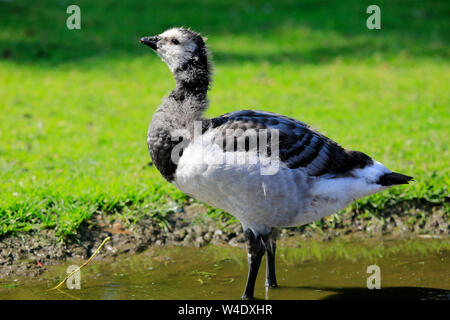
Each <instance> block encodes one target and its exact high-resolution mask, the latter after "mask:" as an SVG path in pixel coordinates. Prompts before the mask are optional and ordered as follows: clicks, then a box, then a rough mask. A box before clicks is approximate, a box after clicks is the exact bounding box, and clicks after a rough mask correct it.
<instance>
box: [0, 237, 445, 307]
mask: <svg viewBox="0 0 450 320" xmlns="http://www.w3.org/2000/svg"><path fill="white" fill-rule="evenodd" d="M449 249H450V244H449V241H448V239H444V240H442V239H441V240H439V239H423V240H409V241H404V240H403V241H400V240H396V241H389V240H371V242H364V243H362V242H361V241H356V240H353V241H341V240H334V241H329V242H314V241H306V242H305V241H301V240H299V239H289V240H286V241H281V242H280V244H279V250H278V252H277V277H278V283H279V285H280V287H279V288H277V289H270V290H268V291H267V292H266V290H265V288H264V273H265V267H264V263H265V261H263V265H262V266H261V269H260V273H259V276H258V280H257V285H256V289H255V296H256V298H259V299H450V251H449ZM82 263H83V261H68V262H66V263H64V264H63V265H59V266H55V267H51V268H49V269H48V271H47V272H45V273H44V274H42V275H41V276H40V277H39V278H38V279H36V278H33V279H30V278H10V279H3V280H0V299H239V298H240V296H241V294H242V291H243V289H244V286H245V281H246V277H247V255H246V252H245V249H242V248H232V247H227V246H208V247H204V248H201V249H198V248H189V247H165V248H154V249H151V250H148V251H146V252H143V253H140V254H137V255H133V256H121V257H119V258H115V259H114V260H110V261H98V260H94V261H92V262H91V263H90V264H89V265H88V266H87V267H86V268H83V269H82V270H81V275H80V279H81V283H80V286H81V288H80V289H72V290H69V289H68V288H67V286H66V285H64V286H63V287H62V289H61V290H54V291H48V289H49V288H51V287H53V286H55V285H56V284H57V283H58V282H59V281H61V280H62V279H63V278H64V277H65V276H66V274H67V273H66V269H67V267H68V266H70V265H81V264H82ZM371 265H376V266H378V267H379V271H380V285H381V289H379V290H377V289H373V290H369V289H368V288H367V279H368V277H371V276H375V275H374V273H373V271H372V273H367V269H368V267H369V266H371ZM373 281H375V280H373ZM371 283H375V282H371Z"/></svg>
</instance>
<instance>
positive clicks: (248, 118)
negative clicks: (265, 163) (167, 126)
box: [205, 110, 373, 176]
mask: <svg viewBox="0 0 450 320" xmlns="http://www.w3.org/2000/svg"><path fill="white" fill-rule="evenodd" d="M250 129H252V130H250ZM273 129H275V130H278V137H279V150H278V152H279V159H280V161H281V162H282V163H284V164H285V165H286V166H287V167H288V168H290V169H300V168H302V169H303V170H305V171H306V173H307V174H308V175H309V176H321V175H325V174H331V175H339V174H345V173H346V172H349V171H350V170H352V169H355V168H364V167H365V166H367V165H370V164H372V163H373V160H372V159H371V158H370V157H369V156H367V155H366V154H364V153H362V152H359V151H350V150H346V149H344V148H342V147H341V146H340V145H339V144H337V143H336V142H334V141H333V140H331V139H329V138H327V137H326V136H324V135H322V134H321V133H319V132H317V131H316V130H314V129H312V128H311V127H310V126H308V125H307V124H306V123H303V122H301V121H298V120H296V119H293V118H289V117H286V116H283V115H280V114H276V113H271V112H265V111H253V110H243V111H236V112H231V113H227V114H224V115H222V116H219V117H217V118H213V119H210V120H209V124H208V125H207V126H205V131H210V130H213V131H214V134H215V135H216V137H217V139H216V142H217V143H219V144H220V145H221V146H222V147H223V148H224V151H227V152H232V151H239V150H240V149H245V151H248V150H249V148H251V144H250V143H249V141H248V140H250V136H251V135H249V134H245V133H246V132H249V131H251V132H252V133H253V134H258V132H260V130H267V131H266V132H267V137H268V141H266V144H267V145H270V130H273ZM233 132H234V133H233ZM230 136H232V137H231V138H232V140H234V143H231V144H230V143H225V142H226V141H227V139H230ZM259 143H260V141H257V146H258V150H259ZM240 151H242V150H240ZM269 154H270V150H269Z"/></svg>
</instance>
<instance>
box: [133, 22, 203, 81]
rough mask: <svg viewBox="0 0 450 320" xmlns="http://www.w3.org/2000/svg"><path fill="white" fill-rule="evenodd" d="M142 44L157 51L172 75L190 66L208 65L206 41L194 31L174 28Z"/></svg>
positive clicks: (144, 40) (146, 38) (147, 39)
mask: <svg viewBox="0 0 450 320" xmlns="http://www.w3.org/2000/svg"><path fill="white" fill-rule="evenodd" d="M140 42H141V43H143V44H145V45H147V46H149V47H150V48H152V49H153V50H155V51H156V53H157V54H158V55H159V56H160V57H161V59H162V60H163V61H164V62H165V63H166V64H167V65H168V66H169V69H170V70H171V71H172V73H175V72H176V71H177V70H183V69H185V68H186V67H187V66H188V65H189V64H205V65H206V64H207V49H206V45H205V42H204V39H203V38H202V37H201V35H200V34H198V33H196V32H194V31H192V30H188V29H183V28H172V29H169V30H167V31H164V32H163V33H161V34H159V35H157V36H151V37H143V38H141V40H140Z"/></svg>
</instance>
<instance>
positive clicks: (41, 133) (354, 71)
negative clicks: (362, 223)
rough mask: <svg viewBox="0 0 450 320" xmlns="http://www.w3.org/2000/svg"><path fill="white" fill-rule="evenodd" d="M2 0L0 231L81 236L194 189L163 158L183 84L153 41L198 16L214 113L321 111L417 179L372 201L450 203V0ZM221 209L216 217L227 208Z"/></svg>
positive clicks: (340, 133)
mask: <svg viewBox="0 0 450 320" xmlns="http://www.w3.org/2000/svg"><path fill="white" fill-rule="evenodd" d="M76 3H77V4H78V5H79V6H80V7H81V12H82V29H81V30H76V31H69V30H68V29H67V28H66V27H65V20H66V18H67V16H68V15H67V14H66V13H65V11H66V7H67V6H68V5H69V4H72V2H70V1H39V2H36V1H32V0H29V1H9V2H0V113H1V117H0V235H5V234H10V233H17V232H22V231H31V230H34V231H38V230H41V229H42V228H53V229H55V230H56V232H57V234H58V235H60V236H66V235H72V234H74V233H76V231H77V228H78V226H79V225H80V224H81V223H82V222H83V221H85V220H87V219H90V218H91V217H92V216H93V214H95V213H97V212H101V213H104V214H113V213H115V214H119V215H120V217H121V218H122V219H124V220H126V221H127V222H131V223H132V222H133V221H135V220H136V219H139V217H141V216H142V215H151V216H154V217H155V218H157V219H162V218H163V217H164V214H167V213H170V211H171V210H172V209H173V207H174V205H177V204H178V205H180V204H182V203H184V202H185V201H186V199H187V197H186V196H184V195H183V194H182V193H181V192H179V191H177V190H176V188H175V187H173V186H171V185H169V184H168V183H166V182H165V180H164V179H163V178H162V177H161V176H160V175H159V173H158V172H157V171H156V169H155V168H154V167H149V166H148V165H147V164H148V162H149V160H150V159H149V156H148V152H147V147H146V137H145V136H146V130H147V126H148V123H149V121H150V119H151V116H152V113H153V112H154V110H155V108H156V107H157V106H158V104H159V102H160V100H161V98H162V97H163V96H164V95H165V94H167V93H168V92H169V91H170V90H171V88H172V87H173V84H174V83H173V80H172V78H171V75H170V73H169V70H168V69H167V67H166V66H165V65H164V64H163V63H162V62H161V61H160V59H159V58H157V57H156V55H155V54H154V53H152V52H151V51H150V50H149V49H148V48H146V47H142V46H141V45H139V43H138V39H139V38H140V37H141V36H143V35H151V34H157V33H160V32H162V31H163V30H164V29H166V28H168V27H171V26H173V25H178V26H180V25H185V26H189V27H191V28H193V29H195V30H198V31H201V32H202V33H203V34H206V35H208V37H209V40H208V44H209V46H210V49H211V50H212V52H213V56H214V58H215V77H214V80H215V82H214V86H213V88H212V90H211V92H210V100H211V108H210V109H209V111H208V112H207V115H209V116H216V115H220V114H222V113H225V112H229V111H233V110H237V109H243V108H252V109H263V110H268V111H274V112H279V113H283V114H286V115H288V116H292V117H295V118H297V119H299V120H302V121H304V122H307V123H309V124H311V125H312V126H314V127H315V128H318V129H319V130H321V131H322V132H324V133H325V134H326V135H327V136H329V137H330V138H332V139H334V140H336V141H338V142H339V143H341V144H342V145H343V146H345V147H347V148H350V149H356V150H361V151H363V152H365V153H368V154H369V155H371V156H373V157H374V158H375V159H377V160H379V161H381V162H383V163H384V164H386V165H387V166H388V167H389V168H391V169H392V170H395V171H398V172H403V173H406V174H409V175H413V176H414V177H415V180H416V182H415V183H414V184H412V185H409V186H402V187H397V188H394V189H391V190H389V191H388V192H384V193H382V194H380V195H375V196H372V197H370V198H368V199H367V200H362V203H367V202H371V203H375V204H377V203H380V204H383V203H386V202H389V201H390V202H392V201H396V202H399V203H400V202H401V201H403V200H408V199H414V198H423V199H426V200H428V201H432V202H436V203H442V204H443V203H444V202H445V201H446V197H448V188H447V186H448V184H449V182H450V178H449V171H448V161H449V148H448V142H449V134H448V132H449V130H448V128H449V127H450V116H449V107H450V105H449V90H448V89H449V88H448V84H449V80H450V72H449V71H450V70H449V69H450V68H449V53H450V50H449V35H450V25H449V20H448V14H449V12H450V5H449V3H448V1H433V3H431V2H428V1H378V2H377V4H378V5H379V6H380V7H381V14H382V30H368V29H367V28H366V27H365V21H366V18H367V16H368V15H367V14H366V13H365V8H366V7H367V6H368V5H369V4H372V3H371V2H368V1H360V0H354V1H345V2H342V1H315V0H308V1H298V0H291V1H289V0H283V1H277V2H274V3H273V4H270V3H269V2H267V1H245V2H242V1H237V0H236V1H229V2H226V3H222V2H220V3H219V1H215V0H202V1H200V2H196V4H195V5H192V4H191V3H190V2H189V1H186V0H173V1H162V0H160V1H151V2H150V1H148V2H147V1H126V2H125V1H112V0H109V1H87V0H83V1H76ZM213 214H214V213H213Z"/></svg>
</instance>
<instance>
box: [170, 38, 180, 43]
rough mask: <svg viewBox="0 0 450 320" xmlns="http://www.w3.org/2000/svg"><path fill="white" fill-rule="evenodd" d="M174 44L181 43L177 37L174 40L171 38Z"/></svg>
mask: <svg viewBox="0 0 450 320" xmlns="http://www.w3.org/2000/svg"><path fill="white" fill-rule="evenodd" d="M170 41H171V42H172V43H173V44H180V41H178V40H177V39H175V38H173V39H172V40H170Z"/></svg>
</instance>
